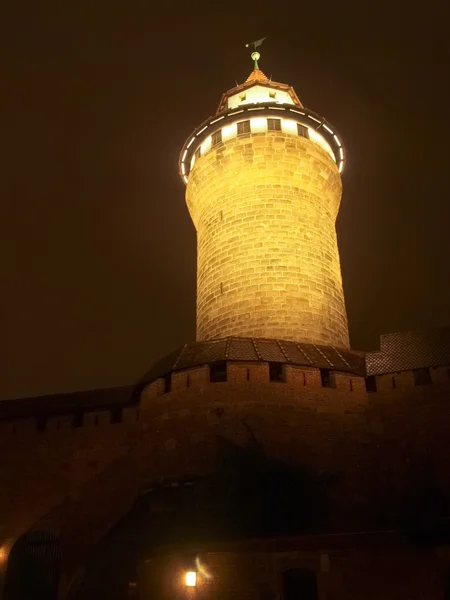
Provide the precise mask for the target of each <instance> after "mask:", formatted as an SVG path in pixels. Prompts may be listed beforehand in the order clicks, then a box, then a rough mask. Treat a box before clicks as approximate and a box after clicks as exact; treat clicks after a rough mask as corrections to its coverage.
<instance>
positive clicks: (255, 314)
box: [179, 52, 349, 348]
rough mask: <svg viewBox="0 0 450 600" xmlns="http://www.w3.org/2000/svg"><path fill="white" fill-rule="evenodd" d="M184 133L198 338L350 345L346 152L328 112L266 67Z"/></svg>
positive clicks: (184, 175) (182, 171)
mask: <svg viewBox="0 0 450 600" xmlns="http://www.w3.org/2000/svg"><path fill="white" fill-rule="evenodd" d="M252 58H253V60H254V61H255V67H254V70H253V72H252V73H251V74H250V76H249V77H248V79H247V81H245V83H243V84H242V85H239V86H237V87H235V88H233V89H231V90H229V91H228V92H226V93H225V94H224V95H223V97H222V99H221V101H220V104H219V107H218V110H217V113H216V114H215V115H214V116H213V117H210V118H209V119H207V120H206V121H204V122H203V123H202V124H201V125H200V126H199V127H198V128H197V129H196V130H195V131H194V132H193V134H192V135H191V136H189V138H188V140H187V141H186V143H185V145H184V147H183V149H182V151H181V155H180V162H179V167H180V174H181V176H182V178H183V180H184V182H185V183H186V184H187V190H186V200H187V205H188V208H189V212H190V214H191V217H192V220H193V222H194V225H195V227H196V230H197V248H198V260H197V269H198V272H197V340H198V341H201V340H211V339H217V338H223V337H227V336H240V337H253V338H276V339H285V340H295V341H303V342H312V343H315V344H319V345H320V344H322V345H334V346H338V347H341V348H348V346H349V341H348V328H347V316H346V311H345V302H344V294H343V289H342V276H341V269H340V261H339V252H338V246H337V238H336V229H335V221H336V217H337V213H338V210H339V204H340V199H341V193H342V183H341V173H342V171H343V167H344V150H343V147H342V142H341V140H340V137H339V135H338V134H337V133H336V130H335V128H334V127H332V126H331V125H330V124H329V123H328V122H327V121H326V120H325V119H324V118H322V117H320V116H319V115H317V114H316V113H314V112H312V111H310V110H308V109H306V108H304V107H303V105H302V103H301V102H300V100H299V99H298V97H297V95H296V93H295V91H294V90H293V88H292V87H291V86H289V85H286V84H283V83H276V82H274V81H271V80H269V79H268V78H267V77H266V76H265V75H264V73H263V72H262V71H261V70H260V69H259V67H258V62H257V61H258V59H259V53H257V52H254V53H253V54H252Z"/></svg>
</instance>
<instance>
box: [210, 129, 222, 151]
mask: <svg viewBox="0 0 450 600" xmlns="http://www.w3.org/2000/svg"><path fill="white" fill-rule="evenodd" d="M221 141H222V130H221V129H219V131H216V132H215V133H213V134H212V136H211V146H212V147H213V148H214V146H217V144H220V142H221Z"/></svg>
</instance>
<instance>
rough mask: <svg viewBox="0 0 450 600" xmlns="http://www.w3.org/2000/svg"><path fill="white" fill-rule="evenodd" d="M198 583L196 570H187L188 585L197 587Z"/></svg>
mask: <svg viewBox="0 0 450 600" xmlns="http://www.w3.org/2000/svg"><path fill="white" fill-rule="evenodd" d="M196 585H197V573H196V571H186V586H187V587H195V586H196Z"/></svg>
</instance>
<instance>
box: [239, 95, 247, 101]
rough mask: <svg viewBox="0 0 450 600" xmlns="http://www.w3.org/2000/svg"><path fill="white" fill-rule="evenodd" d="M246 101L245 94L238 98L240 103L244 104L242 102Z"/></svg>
mask: <svg viewBox="0 0 450 600" xmlns="http://www.w3.org/2000/svg"><path fill="white" fill-rule="evenodd" d="M246 99H247V94H241V95H240V96H239V100H240V101H241V102H244V100H246Z"/></svg>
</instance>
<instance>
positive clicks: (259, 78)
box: [217, 64, 303, 113]
mask: <svg viewBox="0 0 450 600" xmlns="http://www.w3.org/2000/svg"><path fill="white" fill-rule="evenodd" d="M255 86H261V87H265V88H269V89H270V90H273V91H277V90H278V91H280V92H284V93H285V94H286V96H285V97H286V98H287V101H288V102H289V103H292V104H296V105H297V106H300V107H302V106H303V105H302V103H301V102H300V100H299V99H298V96H297V94H296V93H295V91H294V88H293V87H292V86H290V85H288V84H286V83H279V82H276V81H272V80H271V79H269V77H267V75H266V74H265V73H263V72H262V71H261V69H260V68H259V66H258V65H257V64H255V68H254V69H253V71H252V72H251V73H250V75H249V76H248V77H247V79H246V80H245V81H244V83H241V84H239V85H237V86H236V87H234V88H232V89H231V90H228V91H227V92H225V94H223V95H222V99H221V100H220V104H219V107H218V109H217V113H219V112H222V111H223V110H226V109H227V107H228V99H229V98H230V97H231V96H236V94H242V93H244V92H246V91H247V90H249V89H250V88H253V87H255Z"/></svg>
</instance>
